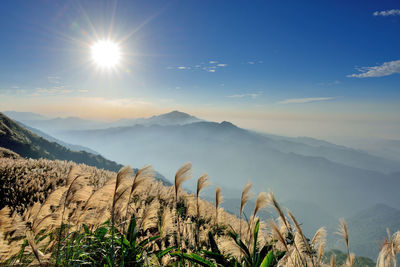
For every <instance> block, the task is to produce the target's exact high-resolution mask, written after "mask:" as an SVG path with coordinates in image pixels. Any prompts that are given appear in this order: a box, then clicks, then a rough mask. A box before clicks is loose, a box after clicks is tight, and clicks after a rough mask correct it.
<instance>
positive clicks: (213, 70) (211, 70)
mask: <svg viewBox="0 0 400 267" xmlns="http://www.w3.org/2000/svg"><path fill="white" fill-rule="evenodd" d="M207 71H208V72H215V69H209V70H207Z"/></svg>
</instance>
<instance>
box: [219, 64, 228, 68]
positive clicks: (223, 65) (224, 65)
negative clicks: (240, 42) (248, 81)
mask: <svg viewBox="0 0 400 267" xmlns="http://www.w3.org/2000/svg"><path fill="white" fill-rule="evenodd" d="M217 66H218V67H226V66H228V64H221V63H220V64H218V65H217Z"/></svg>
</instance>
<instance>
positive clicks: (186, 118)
mask: <svg viewBox="0 0 400 267" xmlns="http://www.w3.org/2000/svg"><path fill="white" fill-rule="evenodd" d="M146 121H147V122H146V123H147V124H159V125H183V124H189V123H193V122H199V121H201V119H199V118H197V117H195V116H192V115H190V114H187V113H184V112H181V111H178V110H174V111H171V112H168V113H164V114H161V115H156V116H153V117H151V118H149V119H146Z"/></svg>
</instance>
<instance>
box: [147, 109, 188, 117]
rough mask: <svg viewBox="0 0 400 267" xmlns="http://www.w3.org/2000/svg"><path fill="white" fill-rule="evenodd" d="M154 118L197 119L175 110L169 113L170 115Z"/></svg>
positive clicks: (165, 114)
mask: <svg viewBox="0 0 400 267" xmlns="http://www.w3.org/2000/svg"><path fill="white" fill-rule="evenodd" d="M153 117H164V118H165V117H172V118H195V117H194V116H192V115H190V114H188V113H185V112H181V111H178V110H174V111H171V112H168V113H164V114H161V115H158V116H153Z"/></svg>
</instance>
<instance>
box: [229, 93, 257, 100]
mask: <svg viewBox="0 0 400 267" xmlns="http://www.w3.org/2000/svg"><path fill="white" fill-rule="evenodd" d="M261 94H262V92H258V93H249V94H235V95H230V96H228V97H229V98H244V97H251V98H253V99H255V98H257V97H259V96H260V95H261Z"/></svg>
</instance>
